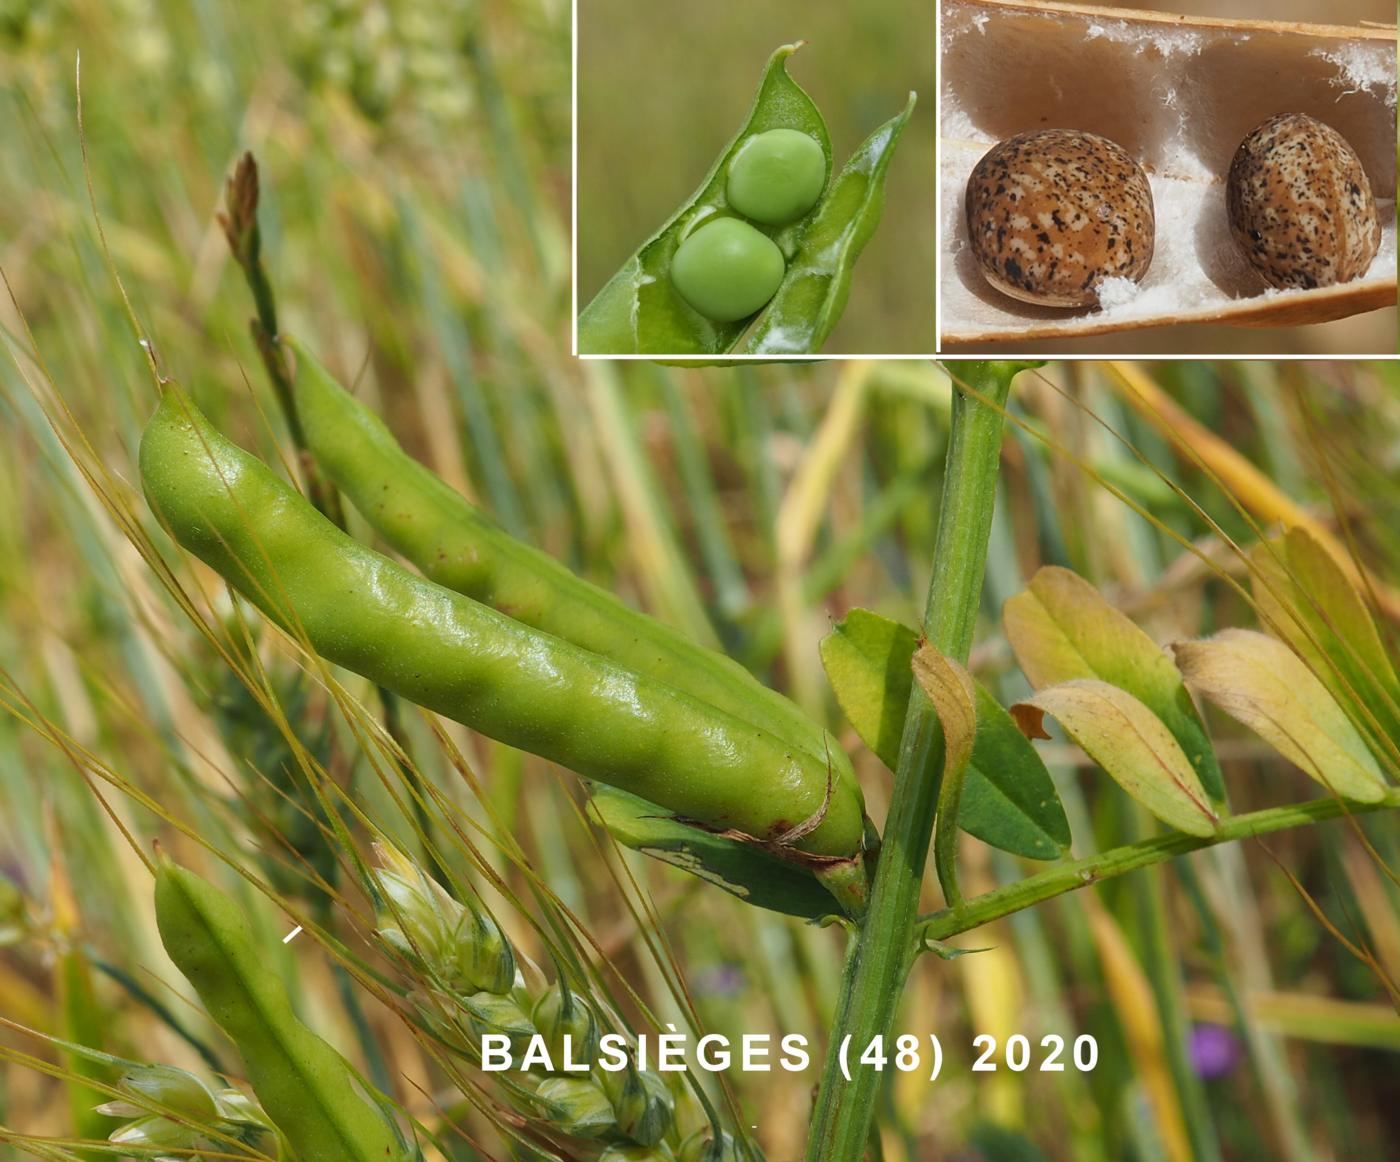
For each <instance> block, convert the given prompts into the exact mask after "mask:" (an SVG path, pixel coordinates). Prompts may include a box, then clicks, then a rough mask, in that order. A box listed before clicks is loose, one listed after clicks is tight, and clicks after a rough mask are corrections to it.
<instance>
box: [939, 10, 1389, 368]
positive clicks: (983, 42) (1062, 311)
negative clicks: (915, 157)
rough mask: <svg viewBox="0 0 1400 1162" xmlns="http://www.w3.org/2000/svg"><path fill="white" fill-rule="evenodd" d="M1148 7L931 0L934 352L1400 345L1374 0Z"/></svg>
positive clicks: (1292, 350)
mask: <svg viewBox="0 0 1400 1162" xmlns="http://www.w3.org/2000/svg"><path fill="white" fill-rule="evenodd" d="M1154 7H1155V8H1156V9H1157V10H1154V11H1137V10H1131V9H1127V8H1124V9H1117V8H1106V7H1089V6H1080V5H1074V4H1058V3H1056V4H1051V3H1037V2H1035V0H940V3H939V5H938V29H937V38H938V46H939V65H938V68H939V92H938V99H937V116H938V135H939V182H938V192H937V219H938V232H939V245H938V261H939V285H938V306H937V313H938V334H939V342H938V350H939V352H940V354H945V355H953V354H959V353H962V354H977V353H995V352H1003V353H1007V354H1012V353H1015V354H1037V355H1046V356H1053V355H1055V354H1062V355H1084V354H1096V353H1103V354H1112V355H1115V356H1117V355H1147V354H1171V355H1176V356H1191V355H1205V354H1249V355H1268V356H1272V357H1282V358H1287V357H1300V358H1306V357H1317V356H1326V357H1340V356H1355V357H1375V356H1391V357H1394V356H1395V355H1396V352H1397V319H1398V318H1400V316H1397V313H1396V309H1395V303H1396V219H1395V196H1396V34H1395V28H1394V24H1393V21H1394V18H1395V15H1394V9H1393V8H1392V7H1391V6H1390V4H1389V0H1343V2H1341V3H1339V4H1338V5H1336V6H1334V7H1332V8H1330V9H1329V10H1328V11H1329V15H1332V16H1333V17H1334V18H1336V19H1339V20H1341V19H1347V20H1356V21H1357V22H1358V23H1356V24H1350V25H1320V24H1300V23H1296V22H1289V21H1282V20H1276V19H1275V20H1257V19H1245V18H1244V16H1245V14H1246V13H1250V14H1254V13H1257V11H1258V5H1257V4H1250V3H1247V2H1245V0H1223V2H1222V3H1220V4H1218V5H1215V6H1214V8H1213V10H1212V11H1213V13H1215V15H1213V16H1212V17H1209V18H1206V17H1197V16H1192V15H1189V14H1187V13H1186V12H1185V11H1184V10H1185V9H1186V8H1189V7H1192V6H1191V5H1183V4H1181V3H1180V2H1178V3H1176V4H1173V3H1172V0H1159V2H1158V3H1156V4H1155V6H1154ZM1278 7H1279V14H1282V10H1283V9H1286V8H1287V7H1288V5H1286V4H1284V5H1280V6H1278ZM1173 8H1175V9H1178V11H1172V9H1173ZM1372 9H1374V11H1372ZM1309 10H1310V11H1314V10H1315V6H1311V7H1310V9H1309ZM1372 22H1374V23H1372ZM1383 24H1389V25H1390V27H1383V26H1381V25H1383Z"/></svg>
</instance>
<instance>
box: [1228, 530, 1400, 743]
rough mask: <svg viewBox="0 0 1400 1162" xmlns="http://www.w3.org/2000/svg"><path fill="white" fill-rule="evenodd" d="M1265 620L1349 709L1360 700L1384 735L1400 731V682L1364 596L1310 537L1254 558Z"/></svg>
mask: <svg viewBox="0 0 1400 1162" xmlns="http://www.w3.org/2000/svg"><path fill="white" fill-rule="evenodd" d="M1249 563H1250V568H1251V570H1252V572H1253V578H1252V588H1253V591H1254V600H1255V603H1256V604H1257V605H1258V607H1259V620H1260V621H1261V622H1262V623H1263V627H1264V628H1265V629H1266V630H1267V631H1268V632H1269V633H1271V634H1273V635H1274V636H1275V637H1278V638H1281V639H1282V640H1284V641H1285V642H1287V643H1288V644H1289V645H1290V646H1292V647H1293V649H1294V651H1295V652H1296V653H1297V654H1298V655H1299V656H1300V657H1301V658H1303V660H1304V661H1305V662H1307V664H1308V665H1309V666H1310V667H1311V668H1312V671H1313V673H1314V674H1316V675H1317V676H1318V677H1319V678H1321V679H1322V682H1323V684H1324V685H1326V686H1327V688H1328V689H1330V690H1331V691H1332V693H1333V695H1334V696H1335V697H1336V698H1337V700H1338V701H1339V702H1341V703H1342V704H1343V705H1344V706H1345V705H1347V704H1349V703H1350V704H1352V705H1355V704H1356V703H1357V702H1358V701H1359V702H1360V703H1361V705H1362V706H1364V707H1366V709H1367V710H1369V712H1370V714H1371V715H1372V716H1374V718H1375V720H1376V723H1377V724H1378V727H1379V729H1381V730H1383V731H1385V732H1386V733H1388V734H1391V735H1394V734H1396V733H1397V732H1400V681H1397V680H1396V676H1395V667H1394V665H1393V664H1392V662H1391V659H1390V655H1389V654H1388V652H1387V651H1386V648H1385V645H1384V644H1383V643H1382V641H1381V637H1380V634H1379V633H1377V632H1376V623H1375V622H1374V621H1373V620H1372V619H1371V614H1370V612H1369V611H1368V610H1367V608H1366V603H1365V602H1364V601H1363V600H1362V598H1361V594H1360V593H1359V592H1358V591H1357V589H1356V587H1355V586H1354V585H1353V584H1352V582H1351V581H1350V580H1349V579H1348V577H1347V575H1346V574H1345V573H1343V572H1342V569H1341V566H1339V565H1338V564H1337V562H1336V560H1335V559H1334V558H1333V556H1332V554H1331V553H1330V552H1328V551H1327V549H1326V548H1325V547H1323V545H1322V544H1321V543H1320V542H1319V541H1318V540H1317V539H1316V538H1314V537H1313V536H1312V535H1311V534H1310V533H1308V532H1307V531H1306V530H1304V529H1301V528H1294V529H1289V530H1288V532H1287V533H1285V534H1284V535H1283V536H1281V537H1275V538H1274V539H1273V540H1271V541H1265V542H1262V543H1261V544H1258V545H1256V546H1255V547H1254V549H1253V551H1252V552H1251V553H1250V555H1249Z"/></svg>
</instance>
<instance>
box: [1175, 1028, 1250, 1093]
mask: <svg viewBox="0 0 1400 1162" xmlns="http://www.w3.org/2000/svg"><path fill="white" fill-rule="evenodd" d="M1188 1052H1189V1053H1190V1054H1191V1067H1192V1068H1193V1069H1195V1071H1196V1073H1197V1074H1198V1075H1199V1076H1200V1077H1204V1078H1206V1079H1207V1080H1211V1079H1214V1078H1217V1077H1224V1076H1225V1075H1226V1074H1227V1073H1229V1072H1230V1071H1231V1070H1232V1069H1234V1068H1235V1063H1236V1062H1237V1061H1238V1060H1239V1058H1240V1043H1239V1041H1237V1040H1236V1039H1235V1035H1234V1034H1233V1033H1232V1032H1230V1030H1229V1029H1224V1028H1222V1027H1221V1026H1219V1025H1197V1026H1196V1027H1195V1028H1194V1029H1192V1030H1191V1043H1190V1046H1189V1048H1188Z"/></svg>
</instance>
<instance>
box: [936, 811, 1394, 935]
mask: <svg viewBox="0 0 1400 1162" xmlns="http://www.w3.org/2000/svg"><path fill="white" fill-rule="evenodd" d="M1396 808H1400V791H1388V792H1386V794H1385V797H1384V798H1382V799H1378V800H1377V801H1376V802H1374V803H1353V802H1350V801H1349V800H1344V799H1337V798H1333V799H1313V800H1311V801H1310V802H1307V803H1293V804H1290V805H1289V806H1287V807H1269V808H1267V809H1266V810H1263V811H1251V812H1250V813H1249V814H1248V815H1235V816H1232V817H1231V818H1229V819H1225V820H1223V821H1222V822H1221V824H1220V826H1219V828H1218V829H1217V830H1216V832H1215V834H1213V835H1207V836H1200V835H1186V834H1184V833H1181V832H1173V833H1172V834H1170V835H1160V836H1157V837H1156V838H1154V839H1145V840H1143V841H1142V842H1141V843H1133V844H1129V845H1128V846H1126V847H1115V848H1112V849H1111V850H1109V851H1105V852H1103V853H1102V854H1100V855H1091V856H1088V857H1087V858H1085V859H1077V860H1074V861H1073V862H1071V863H1064V864H1060V865H1058V866H1057V867H1052V868H1050V869H1048V870H1047V871H1043V872H1040V873H1039V874H1038V875H1033V876H1028V877H1027V878H1026V879H1023V880H1017V881H1016V882H1015V883H1014V884H1007V885H1006V886H1005V887H1001V888H997V889H996V890H995V891H991V892H987V893H985V894H984V895H981V896H978V897H976V898H975V899H972V900H969V901H968V902H967V903H966V904H964V905H963V906H962V907H960V908H944V909H943V910H942V911H939V912H933V913H931V914H930V915H928V916H924V917H921V918H920V921H919V923H920V924H921V925H922V926H923V933H924V935H925V937H926V938H927V939H929V940H946V939H947V938H948V937H949V936H956V935H957V934H958V933H959V932H968V931H971V930H972V929H973V928H980V927H981V926H982V925H983V924H989V923H991V922H992V921H993V920H999V919H1001V918H1002V917H1003V916H1009V915H1011V913H1012V912H1019V911H1021V910H1022V909H1024V908H1029V907H1030V906H1031V905H1032V904H1039V903H1041V902H1042V901H1044V900H1049V899H1051V898H1053V897H1055V896H1060V895H1063V894H1064V893H1065V892H1072V891H1074V890H1076V889H1077V888H1083V887H1087V886H1088V885H1089V884H1096V883H1099V882H1100V881H1101V880H1107V879H1112V878H1113V877H1114V876H1121V875H1122V874H1123V873H1124V872H1130V871H1136V870H1137V869H1138V868H1143V867H1150V866H1151V865H1152V864H1154V863H1162V862H1163V861H1164V860H1168V859H1175V858H1176V857H1177V856H1179V855H1185V854H1187V853H1188V852H1192V851H1200V850H1201V849H1202V848H1206V847H1215V846H1216V845H1217V844H1220V843H1230V842H1232V841H1234V840H1237V839H1249V838H1251V837H1252V836H1256V835H1268V834H1269V833H1270V832H1272V831H1286V830H1287V829H1288V828H1290V827H1302V826H1304V825H1305V824H1308V823H1321V822H1322V821H1323V820H1325V819H1336V818H1338V817H1339V816H1342V815H1363V814H1366V813H1367V812H1371V811H1386V810H1394V809H1396Z"/></svg>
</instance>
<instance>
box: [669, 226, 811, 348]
mask: <svg viewBox="0 0 1400 1162" xmlns="http://www.w3.org/2000/svg"><path fill="white" fill-rule="evenodd" d="M786 270H787V263H786V262H785V261H784V260H783V252H782V251H781V250H779V249H778V246H777V243H775V242H774V241H773V240H772V239H771V238H769V237H768V236H767V235H766V234H762V233H760V232H759V231H758V230H755V229H754V228H753V227H752V226H750V225H749V224H748V223H747V222H741V221H739V219H738V218H720V219H717V220H716V221H714V222H707V223H705V225H703V226H701V227H700V228H699V229H698V230H696V231H695V233H693V234H692V235H691V236H690V237H689V238H687V239H686V240H685V241H684V242H682V243H681V244H680V246H679V247H678V248H677V250H676V253H675V256H674V257H673V258H672V259H671V281H672V282H673V283H674V284H675V287H676V290H677V291H679V292H680V295H681V297H682V298H683V299H685V301H686V302H688V303H689V304H690V305H691V306H692V307H694V308H695V309H696V310H697V311H699V312H700V314H702V315H704V316H705V318H707V319H713V320H714V321H715V322H717V323H733V322H736V321H737V320H739V319H746V318H748V317H749V316H750V315H752V314H753V313H754V312H755V311H757V310H759V309H760V308H761V307H762V306H763V304H764V303H766V302H767V301H768V300H769V299H771V298H772V297H773V295H774V294H775V293H777V290H778V286H779V284H780V283H781V282H782V281H783V274H784V272H785V271H786Z"/></svg>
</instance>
